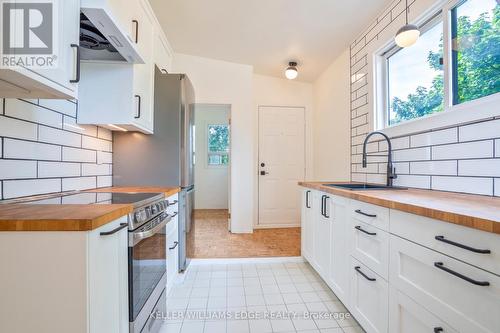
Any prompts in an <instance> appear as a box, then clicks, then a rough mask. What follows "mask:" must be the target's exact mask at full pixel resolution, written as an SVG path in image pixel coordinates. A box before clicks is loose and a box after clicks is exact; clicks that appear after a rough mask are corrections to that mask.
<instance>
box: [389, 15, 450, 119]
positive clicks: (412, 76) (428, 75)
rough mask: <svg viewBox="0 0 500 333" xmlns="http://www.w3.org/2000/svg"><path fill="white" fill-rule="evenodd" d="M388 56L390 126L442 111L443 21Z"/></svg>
mask: <svg viewBox="0 0 500 333" xmlns="http://www.w3.org/2000/svg"><path fill="white" fill-rule="evenodd" d="M433 24H434V25H432V26H430V28H428V29H427V31H425V32H424V33H423V34H422V36H421V37H420V38H419V40H418V41H417V43H416V44H415V45H413V46H411V47H407V48H403V49H400V50H399V51H397V52H396V53H394V54H392V55H391V56H390V57H388V58H387V76H388V98H389V102H388V106H389V110H388V113H389V114H388V117H387V118H388V125H389V126H391V125H395V124H398V123H401V122H403V121H407V120H411V119H416V118H420V117H423V116H425V115H428V114H431V113H435V112H441V111H443V87H444V81H443V66H442V64H441V58H442V57H443V23H442V21H439V22H438V23H433Z"/></svg>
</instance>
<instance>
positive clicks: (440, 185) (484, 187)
mask: <svg viewBox="0 0 500 333" xmlns="http://www.w3.org/2000/svg"><path fill="white" fill-rule="evenodd" d="M432 189H433V190H440V191H451V192H462V193H472V194H481V195H493V178H479V177H444V176H432Z"/></svg>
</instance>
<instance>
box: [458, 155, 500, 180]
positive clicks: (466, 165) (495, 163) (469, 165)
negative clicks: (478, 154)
mask: <svg viewBox="0 0 500 333" xmlns="http://www.w3.org/2000/svg"><path fill="white" fill-rule="evenodd" d="M458 175H459V176H484V177H500V159H480V160H463V161H458Z"/></svg>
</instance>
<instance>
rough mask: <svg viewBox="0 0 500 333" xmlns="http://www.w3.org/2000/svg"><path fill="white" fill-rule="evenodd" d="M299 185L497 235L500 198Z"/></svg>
mask: <svg viewBox="0 0 500 333" xmlns="http://www.w3.org/2000/svg"><path fill="white" fill-rule="evenodd" d="M330 183H341V182H299V185H300V186H304V187H308V188H311V189H315V190H319V191H323V192H327V193H331V194H333V195H339V196H343V197H348V198H351V199H354V200H359V201H363V202H367V203H370V204H374V205H377V206H383V207H387V208H392V209H396V210H400V211H403V212H407V213H412V214H416V215H421V216H425V217H429V218H433V219H437V220H441V221H445V222H448V223H454V224H459V225H462V226H465V227H469V228H474V229H478V230H483V231H487V232H491V233H495V234H500V198H494V197H487V196H481V195H473V194H461V193H451V192H441V191H431V190H418V189H407V190H361V191H360V190H358V191H351V190H344V189H340V188H334V187H329V186H324V185H323V184H330Z"/></svg>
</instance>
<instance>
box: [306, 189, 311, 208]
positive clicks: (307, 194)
mask: <svg viewBox="0 0 500 333" xmlns="http://www.w3.org/2000/svg"><path fill="white" fill-rule="evenodd" d="M309 194H311V191H306V208H311V205H309Z"/></svg>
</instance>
